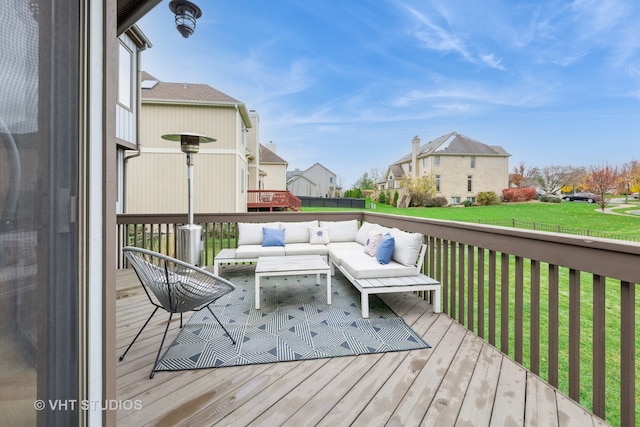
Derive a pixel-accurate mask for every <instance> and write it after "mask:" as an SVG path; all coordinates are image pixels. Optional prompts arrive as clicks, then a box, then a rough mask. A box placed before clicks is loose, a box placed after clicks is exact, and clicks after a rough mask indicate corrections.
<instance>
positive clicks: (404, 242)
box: [389, 228, 422, 267]
mask: <svg viewBox="0 0 640 427" xmlns="http://www.w3.org/2000/svg"><path fill="white" fill-rule="evenodd" d="M389 234H391V235H392V236H393V238H394V239H395V243H396V244H395V250H394V251H393V258H392V259H393V260H394V261H395V262H397V263H400V264H402V265H406V266H407V267H410V266H415V265H416V261H417V260H418V255H419V254H420V249H421V247H422V234H420V233H409V232H406V231H402V230H399V229H397V228H392V229H391V230H390V231H389Z"/></svg>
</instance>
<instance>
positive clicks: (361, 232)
mask: <svg viewBox="0 0 640 427" xmlns="http://www.w3.org/2000/svg"><path fill="white" fill-rule="evenodd" d="M375 226H378V224H373V223H371V222H367V221H364V222H363V223H362V225H361V226H360V228H359V229H358V232H357V233H356V243H360V244H361V245H366V244H367V239H368V238H369V234H370V233H371V231H373V228H374V227H375Z"/></svg>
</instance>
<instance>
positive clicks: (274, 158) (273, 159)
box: [260, 144, 289, 165]
mask: <svg viewBox="0 0 640 427" xmlns="http://www.w3.org/2000/svg"><path fill="white" fill-rule="evenodd" d="M260 163H271V164H283V165H288V164H289V163H287V161H286V160H284V159H283V158H282V157H280V156H278V155H277V154H276V153H274V152H273V151H271V150H269V149H268V148H267V147H265V146H264V145H262V144H260Z"/></svg>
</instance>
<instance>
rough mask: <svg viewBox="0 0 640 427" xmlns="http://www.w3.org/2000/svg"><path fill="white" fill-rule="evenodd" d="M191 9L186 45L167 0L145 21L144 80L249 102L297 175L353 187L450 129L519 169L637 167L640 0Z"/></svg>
mask: <svg viewBox="0 0 640 427" xmlns="http://www.w3.org/2000/svg"><path fill="white" fill-rule="evenodd" d="M192 1H193V2H194V3H196V4H197V5H198V6H199V7H200V8H201V9H202V17H201V18H200V19H198V21H197V27H196V31H195V33H194V35H193V36H191V37H190V38H188V39H185V38H183V37H182V36H181V35H180V34H179V33H178V31H177V30H176V29H175V26H174V22H173V19H174V16H173V14H172V13H171V11H170V10H169V7H168V5H169V1H168V0H164V1H163V2H162V3H160V4H159V5H158V6H156V8H154V9H153V10H152V11H151V12H150V13H149V14H147V15H146V16H145V17H144V18H143V19H142V20H140V21H139V22H138V26H139V28H140V29H141V30H142V31H143V33H144V34H145V35H146V36H147V38H148V39H149V40H150V42H151V43H152V45H153V47H152V48H151V49H148V50H146V51H144V52H143V53H142V68H143V70H145V71H147V72H149V73H150V74H152V75H153V76H155V77H156V78H158V79H159V80H161V81H165V82H178V83H204V84H208V85H209V86H211V87H214V88H216V89H218V90H220V91H222V92H224V93H226V94H227V95H229V96H231V97H233V98H236V99H238V100H240V101H242V102H243V103H244V104H245V105H246V106H247V108H248V109H251V110H255V111H256V112H257V113H258V115H259V117H260V129H259V140H260V142H261V143H263V144H266V143H269V142H273V143H274V144H275V147H276V152H277V154H278V155H279V156H280V157H282V158H283V159H285V160H286V161H287V162H288V163H289V169H295V168H299V169H301V170H305V169H307V168H309V167H310V166H312V165H313V164H315V163H316V162H319V163H321V164H322V165H323V166H325V167H327V168H328V169H329V170H331V171H332V172H334V173H335V174H336V175H337V176H338V182H339V184H341V185H342V186H343V188H345V189H348V188H351V187H352V185H353V184H354V183H355V182H356V180H358V179H359V178H360V177H361V176H362V175H363V174H364V173H365V172H368V173H370V172H371V171H372V170H378V171H380V172H382V173H385V172H386V170H387V168H388V166H389V165H390V164H391V163H393V162H395V161H396V160H398V159H400V158H401V157H403V156H404V155H406V154H409V153H410V151H411V140H412V139H413V137H414V136H418V137H420V139H421V142H422V144H424V143H427V142H429V141H431V140H433V139H435V138H437V137H439V136H442V135H445V134H447V133H449V132H458V133H461V134H463V135H465V136H467V137H470V138H472V139H475V140H477V141H480V142H482V143H485V144H488V145H500V146H502V147H503V148H504V149H505V150H506V151H507V152H508V153H509V154H511V157H510V158H509V170H510V171H512V170H513V169H514V168H515V167H516V166H519V165H520V164H521V163H523V164H524V165H525V166H526V167H538V168H544V167H546V166H553V165H557V166H576V167H577V166H585V167H590V166H601V165H603V164H605V163H608V164H611V165H617V166H621V165H622V164H624V163H626V162H629V161H631V160H640V2H638V1H637V0H575V1H562V0H531V1H528V0H519V1H513V0H484V1H481V2H480V1H475V0H466V1H463V0H431V1H426V0H415V1H409V0H405V1H403V0H353V1H345V0H305V1H301V0H295V1H294V0H271V1H264V0H234V1H223V0H192Z"/></svg>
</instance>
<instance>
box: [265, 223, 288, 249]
mask: <svg viewBox="0 0 640 427" xmlns="http://www.w3.org/2000/svg"><path fill="white" fill-rule="evenodd" d="M262 246H284V228H266V227H263V228H262Z"/></svg>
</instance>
